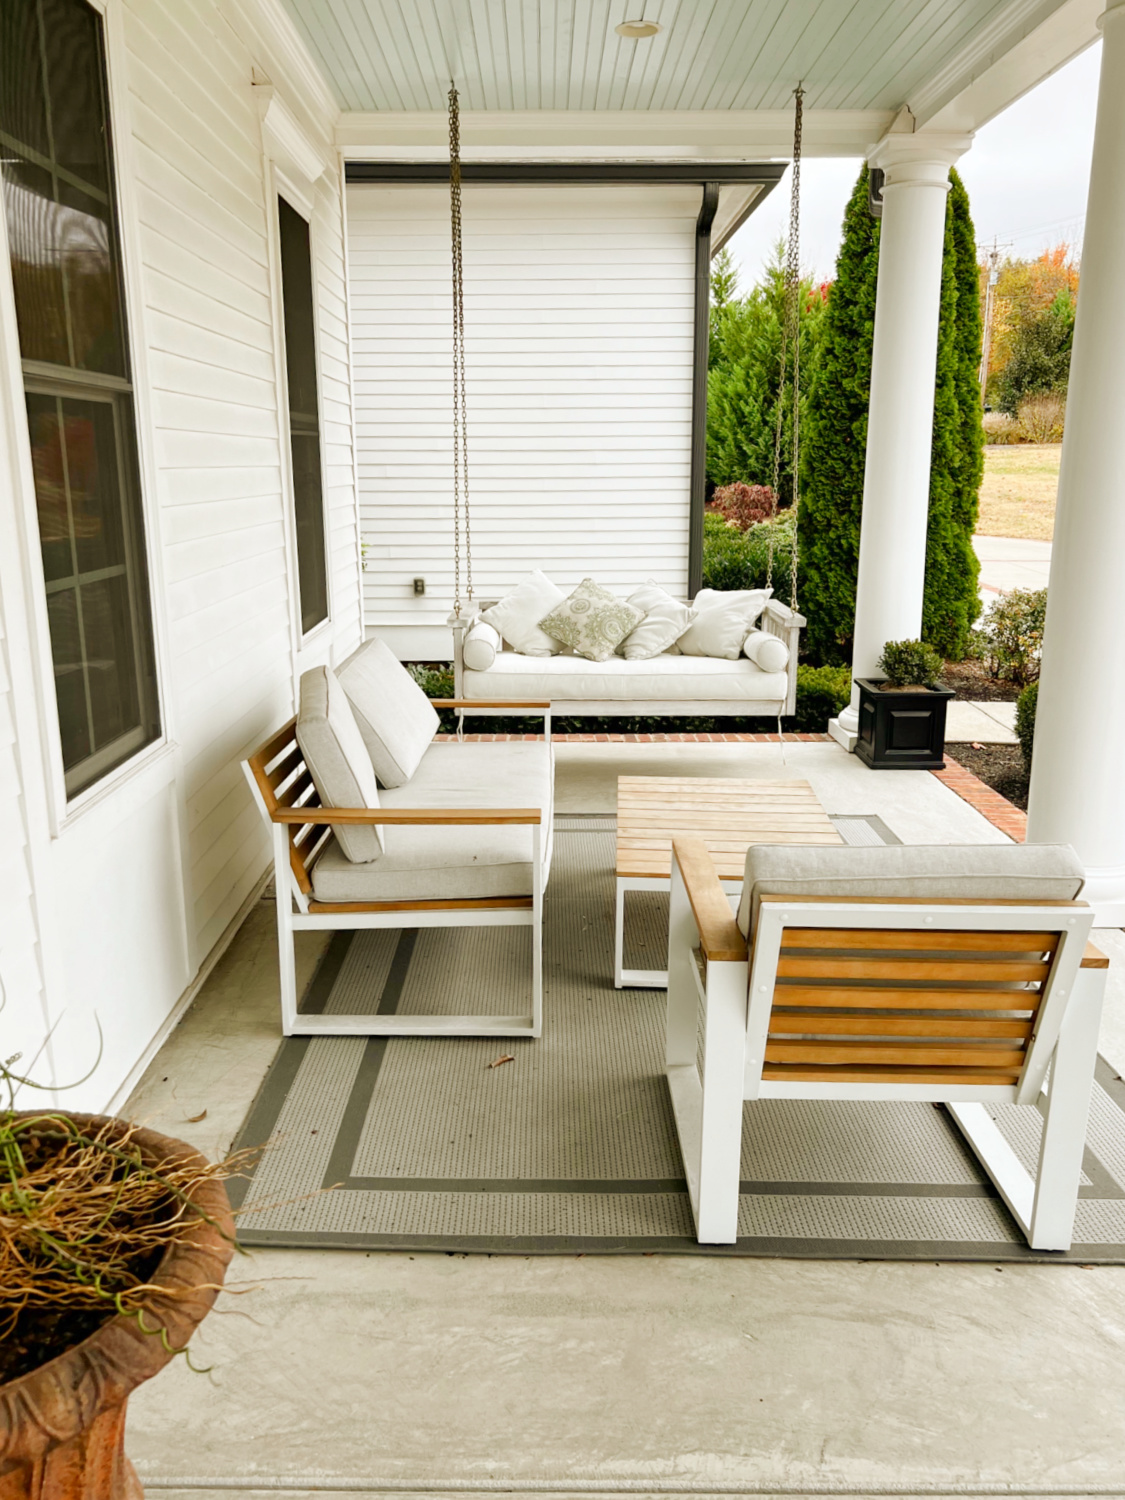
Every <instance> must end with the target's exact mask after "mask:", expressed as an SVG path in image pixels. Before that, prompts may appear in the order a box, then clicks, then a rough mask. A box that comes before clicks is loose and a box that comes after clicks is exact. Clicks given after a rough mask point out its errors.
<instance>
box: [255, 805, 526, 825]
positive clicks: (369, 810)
mask: <svg viewBox="0 0 1125 1500" xmlns="http://www.w3.org/2000/svg"><path fill="white" fill-rule="evenodd" d="M273 821H274V822H275V823H300V824H304V823H325V824H332V823H360V824H378V823H385V824H391V823H399V824H419V825H422V824H439V825H440V824H443V823H461V824H468V823H484V824H488V823H542V821H543V813H542V811H541V810H540V809H539V808H538V807H279V808H278V809H277V811H276V812H275V813H274V814H273Z"/></svg>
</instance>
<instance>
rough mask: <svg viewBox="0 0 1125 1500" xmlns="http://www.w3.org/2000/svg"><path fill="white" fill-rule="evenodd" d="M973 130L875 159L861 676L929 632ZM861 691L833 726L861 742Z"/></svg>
mask: <svg viewBox="0 0 1125 1500" xmlns="http://www.w3.org/2000/svg"><path fill="white" fill-rule="evenodd" d="M970 140H971V137H970V136H967V135H946V134H934V135H926V134H925V133H924V132H923V133H919V134H907V133H903V134H899V133H897V132H896V133H892V134H890V135H887V136H885V137H884V138H883V140H882V141H880V142H879V144H878V146H876V147H875V149H874V150H873V151H872V152H871V154H870V156H869V158H868V164H869V165H870V166H872V167H880V168H882V170H883V171H884V172H885V174H886V176H885V180H884V184H883V217H882V226H881V229H880V235H879V281H878V287H877V290H876V295H875V338H874V346H873V349H872V359H871V397H870V402H869V406H868V418H867V463H866V469H865V472H864V479H863V519H862V522H861V525H860V541H859V581H858V588H857V592H856V614H855V649H854V654H853V666H852V671H853V676H855V677H870V676H871V675H873V674H874V673H875V671H876V664H877V662H878V660H879V657H880V655H881V654H882V649H883V646H884V644H885V643H886V642H887V641H889V640H905V639H909V638H911V637H915V636H917V635H918V634H919V631H920V630H921V625H922V586H923V582H924V580H925V572H926V518H927V511H928V502H929V492H930V444H931V438H932V433H933V422H934V384H935V372H936V367H937V338H938V315H939V312H940V307H941V261H942V250H943V247H944V241H945V200H946V198H947V196H948V194H949V168H950V167H951V166H952V165H953V163H954V162H955V161H956V160H957V158H958V157H959V156H961V155H962V153H963V152H964V151H965V150H966V149H967V148H968V145H969V142H970ZM858 704H859V694H858V690H857V689H856V688H855V687H854V686H853V688H852V701H851V703H850V704H849V706H848V707H847V708H846V709H845V710H844V712H843V713H842V714H841V715H840V718H839V720H836V721H833V724H832V725H830V726H829V727H830V729H831V730H832V731H833V733H834V734H835V736H836V738H837V739H840V740H841V742H843V743H847V745H848V748H849V749H851V748H853V747H854V744H855V735H856V732H857V729H858V724H859V718H858Z"/></svg>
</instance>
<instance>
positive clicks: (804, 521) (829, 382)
mask: <svg viewBox="0 0 1125 1500" xmlns="http://www.w3.org/2000/svg"><path fill="white" fill-rule="evenodd" d="M878 267H879V223H878V220H877V219H873V218H872V217H871V213H870V210H869V209H868V203H867V168H866V166H865V167H864V168H863V170H862V171H861V172H860V174H859V181H858V182H857V183H856V185H855V191H854V192H853V193H852V196H851V199H850V200H849V202H848V206H847V209H846V211H845V214H844V239H843V244H842V245H841V246H840V254H839V256H838V258H837V260H836V279H835V281H834V282H833V283H832V290H831V292H830V293H829V297H828V307H827V310H826V312H825V317H824V328H823V331H822V333H821V339H820V348H819V349H818V351H817V359H816V368H815V370H814V372H813V378H812V383H811V387H810V391H809V399H808V414H807V418H806V421H805V424H804V438H803V442H802V445H801V446H802V452H803V462H802V464H801V502H800V512H799V516H798V527H799V536H800V544H801V588H800V598H801V610H802V613H803V614H804V615H805V616H806V617H807V619H808V622H809V623H808V629H807V632H806V640H805V647H806V650H807V651H808V654H809V656H810V657H811V659H812V660H813V661H816V662H846V661H850V660H851V651H852V635H853V633H854V631H855V587H856V572H857V568H858V565H859V518H860V512H861V509H862V506H863V467H864V459H865V456H866V453H867V404H868V397H869V395H870V391H871V345H872V339H873V337H874V328H875V283H876V277H877V274H878Z"/></svg>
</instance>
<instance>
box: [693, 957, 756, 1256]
mask: <svg viewBox="0 0 1125 1500" xmlns="http://www.w3.org/2000/svg"><path fill="white" fill-rule="evenodd" d="M746 977H747V975H746V963H745V961H743V962H741V963H718V962H714V961H713V962H711V963H709V964H708V965H707V1025H706V1032H705V1034H704V1038H703V1114H702V1119H701V1122H700V1150H699V1201H698V1204H697V1205H696V1210H695V1227H696V1238H697V1239H698V1240H699V1243H700V1244H701V1245H733V1244H734V1242H735V1240H736V1239H737V1238H738V1182H739V1168H740V1164H741V1157H742V1097H743V1090H744V1086H745V1081H746Z"/></svg>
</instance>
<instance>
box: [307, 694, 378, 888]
mask: <svg viewBox="0 0 1125 1500" xmlns="http://www.w3.org/2000/svg"><path fill="white" fill-rule="evenodd" d="M296 735H297V744H298V745H299V746H300V747H301V754H302V755H303V756H304V757H305V765H306V766H308V768H309V775H310V776H311V777H312V779H313V785H314V786H315V787H316V789H317V791H318V793H319V794H320V800H321V802H322V804H323V805H324V806H325V807H372V808H374V807H378V806H379V788H378V787H377V786H376V784H375V772H374V770H373V769H372V766H371V759H370V757H369V756H368V754H367V750H366V749H365V748H364V744H363V740H362V738H361V736H360V732H359V728H358V726H357V724H356V721H355V715H354V714H353V713H352V711H351V707H350V705H349V703H348V700H347V696H346V695H345V693H344V690H343V688H342V687H341V686H340V684H339V682H337V680H336V674H335V673H334V672H333V671H332V668H331V667H313V668H312V669H311V671H308V672H303V673H302V674H301V703H300V707H299V709H298V712H297V725H296ZM337 837H338V838H339V840H340V845H341V847H342V850H343V854H342V856H341V857H342V858H345V859H346V860H347V861H349V862H350V861H367V860H376V859H379V858H380V856H381V855H382V851H383V833H382V829H381V828H380V827H378V826H370V827H366V828H364V827H350V828H346V827H344V826H343V825H342V824H341V825H339V827H338V829H337Z"/></svg>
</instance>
